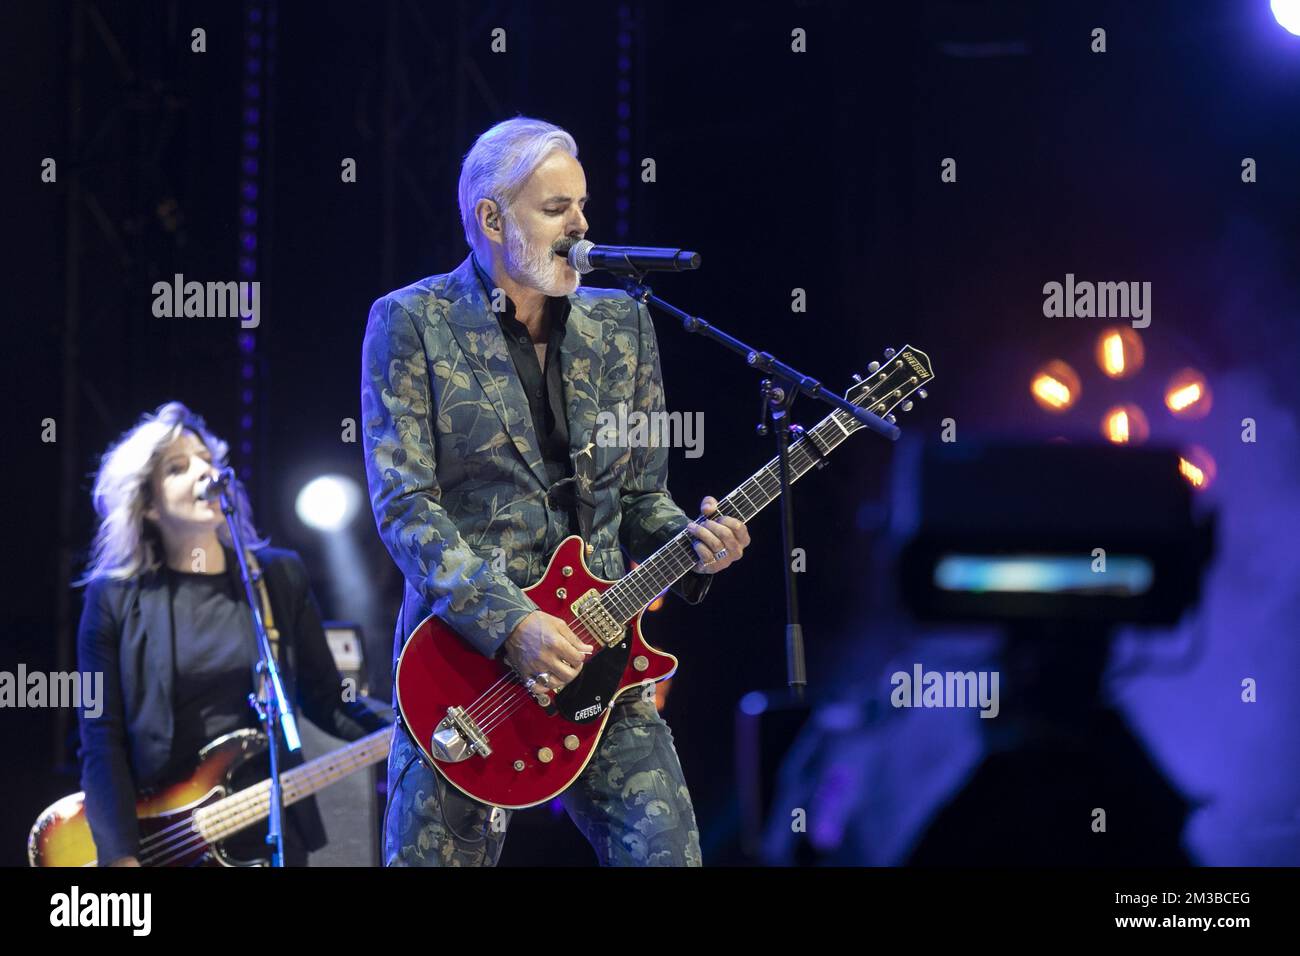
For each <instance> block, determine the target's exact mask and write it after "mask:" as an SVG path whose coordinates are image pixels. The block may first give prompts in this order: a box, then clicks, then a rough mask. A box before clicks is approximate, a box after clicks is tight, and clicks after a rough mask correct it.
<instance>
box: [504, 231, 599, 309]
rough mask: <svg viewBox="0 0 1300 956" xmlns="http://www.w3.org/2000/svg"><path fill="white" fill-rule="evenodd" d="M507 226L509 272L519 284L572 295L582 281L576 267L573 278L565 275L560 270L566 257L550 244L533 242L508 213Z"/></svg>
mask: <svg viewBox="0 0 1300 956" xmlns="http://www.w3.org/2000/svg"><path fill="white" fill-rule="evenodd" d="M505 220H506V230H505V252H506V261H505V266H506V275H508V276H510V278H511V279H514V280H515V281H516V282H518V283H519V284H520V285H526V286H528V287H529V288H531V289H537V290H538V291H540V292H543V293H545V294H546V295H552V296H562V295H572V294H573V293H574V292H576V291H577V289H578V286H580V285H582V276H581V275H579V274H578V272H577V270H576V269H575V270H574V278H572V279H566V278H565V277H564V275H563V274H562V272H561V271H560V264H561V263H562V262H563V261H564V260H563V259H562V258H561V257H560V256H557V255H556V254H555V253H554V252H552V251H551V248H550V247H549V246H541V247H537V246H531V245H529V244H528V242H527V240H526V239H524V236H523V233H522V232H520V230H519V229H518V228H516V227H515V223H514V220H513V219H512V218H511V217H510V216H509V215H507V216H506V217H505Z"/></svg>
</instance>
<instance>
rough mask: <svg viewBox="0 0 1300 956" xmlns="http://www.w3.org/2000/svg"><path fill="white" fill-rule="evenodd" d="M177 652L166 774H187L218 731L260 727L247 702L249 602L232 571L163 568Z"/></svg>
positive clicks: (250, 682)
mask: <svg viewBox="0 0 1300 956" xmlns="http://www.w3.org/2000/svg"><path fill="white" fill-rule="evenodd" d="M167 579H168V585H169V587H170V590H171V605H172V635H173V638H172V639H173V642H174V655H175V680H174V684H173V691H172V693H173V714H174V718H173V719H174V725H173V726H174V729H173V732H172V753H171V759H170V761H169V766H168V775H169V776H174V775H176V774H180V773H183V772H185V771H186V770H187V769H188V768H189V767H190V766H192V765H193V764H194V762H195V759H196V755H197V754H198V752H199V749H200V748H201V747H203V746H204V745H205V744H207V743H210V742H211V741H213V740H215V739H216V738H217V737H220V736H221V735H222V734H228V733H230V732H231V731H232V730H236V729H238V728H240V727H256V726H258V723H257V719H256V715H255V714H254V713H253V709H252V708H251V707H250V706H249V704H248V695H249V694H250V693H252V691H253V662H254V655H255V644H254V638H253V630H252V621H251V617H250V615H249V613H248V607H247V605H246V604H245V603H244V602H243V601H241V600H240V599H239V597H238V596H237V595H236V594H235V593H234V586H233V584H232V582H231V580H230V575H229V574H226V573H221V574H190V573H187V572H184V571H176V570H173V569H171V568H168V569H167Z"/></svg>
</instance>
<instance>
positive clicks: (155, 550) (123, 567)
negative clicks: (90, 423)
mask: <svg viewBox="0 0 1300 956" xmlns="http://www.w3.org/2000/svg"><path fill="white" fill-rule="evenodd" d="M187 430H188V431H191V432H193V433H194V434H195V436H196V437H197V438H198V439H199V441H201V442H203V444H204V445H206V446H207V449H208V451H210V452H211V453H212V462H213V464H214V465H215V466H216V467H217V468H224V467H226V464H227V457H228V456H229V454H230V446H228V445H227V444H226V443H225V442H224V441H222V440H221V439H220V438H218V437H217V436H216V435H214V434H212V432H210V431H208V426H207V423H206V422H204V421H203V419H202V418H201V417H200V416H198V415H195V414H194V413H193V412H191V411H190V410H189V409H188V408H186V407H185V406H184V405H182V404H181V403H180V402H168V403H167V404H165V405H162V406H160V407H159V408H158V410H157V411H156V412H154V413H153V414H152V415H149V414H146V415H144V416H143V417H142V418H141V419H140V421H139V422H138V423H137V424H136V425H135V427H133V428H132V429H131V430H130V431H128V432H126V434H124V435H123V436H122V437H121V439H119V440H118V442H117V443H116V444H114V445H113V446H111V447H110V448H109V449H108V451H106V452H105V453H104V457H103V459H102V460H101V461H100V465H99V471H98V473H97V474H96V475H95V490H94V492H93V494H92V497H93V499H94V502H95V512H96V513H97V514H98V515H99V518H100V521H99V528H98V529H97V530H96V532H95V543H94V545H93V546H92V548H91V558H90V564H89V566H88V567H87V568H86V573H85V575H84V576H83V577H82V578H81V580H79V581H77V582H76V583H77V584H88V583H90V582H91V581H94V580H96V579H98V578H109V579H112V580H115V581H124V580H128V579H130V578H133V577H135V576H136V575H138V574H141V573H143V572H146V571H153V570H155V569H157V568H158V567H159V566H160V565H161V563H162V560H163V557H164V555H163V554H162V537H161V535H160V533H159V531H158V528H157V526H156V525H154V524H153V523H152V522H149V521H146V520H145V517H144V512H145V509H146V508H148V507H149V504H150V502H151V499H152V497H153V492H152V486H151V484H150V480H151V478H152V477H153V471H154V468H155V466H156V465H157V464H158V462H159V460H160V459H161V458H162V454H163V450H164V449H165V448H166V447H167V446H168V445H170V444H171V443H172V442H173V441H175V440H176V439H177V438H179V437H180V436H181V434H182V433H183V432H185V431H187ZM233 487H234V489H235V497H236V507H237V509H238V513H239V515H240V528H239V530H240V537H242V538H243V539H244V545H245V547H248V548H260V547H263V546H264V545H266V544H267V542H266V540H264V539H261V538H259V537H258V534H257V531H256V530H255V528H254V526H253V512H252V508H251V507H250V505H249V503H248V494H247V492H246V491H245V490H244V485H243V483H242V482H240V481H238V480H236V481H235V482H234V483H233ZM217 537H218V538H220V539H221V543H222V544H224V545H225V546H226V547H231V546H232V543H231V540H230V528H229V527H227V526H226V524H225V523H224V522H223V523H222V524H221V525H220V526H219V527H218V528H217Z"/></svg>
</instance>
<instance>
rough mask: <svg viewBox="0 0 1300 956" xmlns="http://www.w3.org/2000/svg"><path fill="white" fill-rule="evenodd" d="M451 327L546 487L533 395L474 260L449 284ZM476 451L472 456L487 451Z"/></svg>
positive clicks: (485, 391)
mask: <svg viewBox="0 0 1300 956" xmlns="http://www.w3.org/2000/svg"><path fill="white" fill-rule="evenodd" d="M446 296H447V298H448V299H449V300H450V301H451V305H450V307H449V308H448V309H447V325H448V326H449V327H450V328H451V331H452V334H453V335H455V336H456V341H457V342H459V343H460V347H461V350H462V351H464V353H465V356H466V357H467V358H468V359H469V364H470V368H471V369H473V371H474V377H475V378H477V379H478V383H479V387H480V388H482V389H483V394H484V395H486V396H487V397H488V400H489V401H490V402H491V403H492V407H493V409H495V411H496V413H497V417H498V418H500V419H501V424H502V425H503V426H504V427H505V430H506V434H507V435H508V436H509V438H510V440H511V441H512V442H513V443H514V446H515V448H516V449H517V450H518V451H519V454H520V455H522V456H523V459H524V461H525V462H526V463H527V464H528V467H529V468H530V469H531V470H532V472H533V476H534V477H535V478H536V479H537V480H538V482H539V483H540V484H541V486H542V487H543V488H545V487H546V486H547V476H546V467H545V465H543V463H542V452H541V448H540V445H539V443H538V440H537V435H536V432H535V430H534V429H533V416H532V413H531V412H530V411H529V407H528V396H526V395H525V394H524V387H523V385H522V384H520V381H519V373H518V372H516V371H515V366H514V362H513V361H512V360H511V358H510V352H509V350H508V349H507V348H506V339H505V335H504V334H502V332H501V323H500V322H498V321H497V318H496V315H495V314H494V313H493V312H492V309H491V307H490V304H489V302H488V299H487V296H486V294H485V293H484V291H483V285H482V283H480V282H479V279H478V274H477V273H476V272H475V271H474V261H473V259H471V258H470V257H469V256H466V258H465V261H464V262H462V263H461V264H460V266H459V267H458V268H457V269H456V271H455V272H453V273H452V274H451V279H450V280H449V281H448V283H447V291H446ZM488 450H489V449H488V448H474V449H470V451H471V452H483V451H488Z"/></svg>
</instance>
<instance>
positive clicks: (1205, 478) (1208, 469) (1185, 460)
mask: <svg viewBox="0 0 1300 956" xmlns="http://www.w3.org/2000/svg"><path fill="white" fill-rule="evenodd" d="M1178 473H1179V474H1180V475H1182V476H1183V477H1184V478H1186V479H1187V483H1188V484H1190V485H1191V486H1192V487H1193V488H1195V489H1196V490H1197V491H1204V490H1205V489H1206V488H1208V487H1210V485H1212V484H1213V483H1214V479H1215V477H1216V476H1217V475H1218V473H1219V472H1218V467H1217V466H1216V465H1215V463H1214V456H1213V455H1211V454H1210V453H1209V452H1208V451H1206V450H1205V449H1204V448H1202V447H1201V446H1200V445H1192V446H1191V447H1190V448H1188V449H1187V450H1186V451H1184V452H1183V453H1182V455H1180V456H1179V458H1178Z"/></svg>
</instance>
